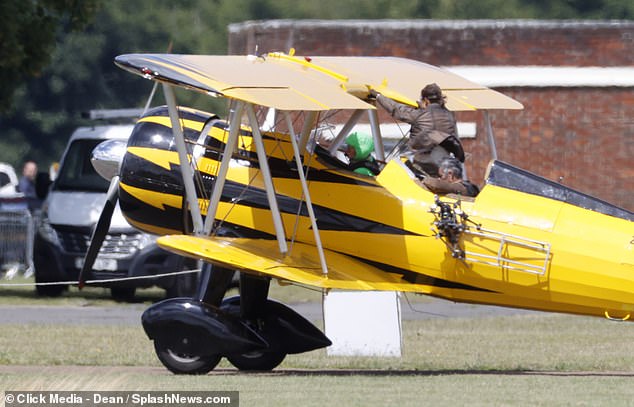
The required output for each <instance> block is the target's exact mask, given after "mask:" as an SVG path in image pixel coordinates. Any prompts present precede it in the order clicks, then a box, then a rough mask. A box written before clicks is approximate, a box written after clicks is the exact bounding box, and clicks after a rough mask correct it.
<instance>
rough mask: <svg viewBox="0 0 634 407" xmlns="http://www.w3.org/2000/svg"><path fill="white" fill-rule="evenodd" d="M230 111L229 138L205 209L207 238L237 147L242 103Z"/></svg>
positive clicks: (237, 103)
mask: <svg viewBox="0 0 634 407" xmlns="http://www.w3.org/2000/svg"><path fill="white" fill-rule="evenodd" d="M232 107H233V109H232V111H231V115H230V121H229V137H228V138H227V141H226V142H225V150H224V152H223V153H222V161H220V168H219V169H218V174H217V175H216V182H215V183H214V190H213V192H212V194H211V198H210V199H209V208H208V209H207V218H206V219H205V228H204V234H205V235H206V236H208V235H209V234H210V233H211V229H212V228H213V226H214V219H215V218H216V212H217V210H218V204H219V203H220V197H221V196H222V190H223V189H224V187H225V180H226V179H227V171H229V164H230V162H231V156H232V154H233V151H234V150H235V148H236V146H237V145H238V134H239V133H240V117H242V111H243V110H244V102H241V101H239V100H238V101H236V103H235V104H232Z"/></svg>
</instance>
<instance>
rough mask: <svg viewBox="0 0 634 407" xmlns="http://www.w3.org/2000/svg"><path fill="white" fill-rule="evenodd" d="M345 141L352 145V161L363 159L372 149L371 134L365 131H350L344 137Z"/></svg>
mask: <svg viewBox="0 0 634 407" xmlns="http://www.w3.org/2000/svg"><path fill="white" fill-rule="evenodd" d="M346 143H347V144H348V145H350V146H352V147H354V151H355V156H354V158H353V160H354V161H361V160H365V159H367V158H368V157H369V156H370V154H371V153H372V151H374V141H373V140H372V136H370V135H369V134H366V133H352V134H350V135H349V136H348V137H347V138H346Z"/></svg>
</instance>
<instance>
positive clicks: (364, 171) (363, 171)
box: [354, 167, 374, 177]
mask: <svg viewBox="0 0 634 407" xmlns="http://www.w3.org/2000/svg"><path fill="white" fill-rule="evenodd" d="M354 172H356V173H357V174H363V175H370V176H372V177H373V176H374V173H373V172H372V171H370V170H369V169H367V168H365V167H359V168H357V169H356V170H354Z"/></svg>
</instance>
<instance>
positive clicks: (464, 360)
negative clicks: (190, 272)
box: [0, 288, 634, 406]
mask: <svg viewBox="0 0 634 407" xmlns="http://www.w3.org/2000/svg"><path fill="white" fill-rule="evenodd" d="M276 290H277V288H276ZM1 293H2V294H3V296H4V297H7V298H8V297H11V296H12V295H13V296H18V297H20V298H22V301H24V303H29V301H30V303H31V304H33V301H38V300H34V299H31V300H27V299H26V297H28V296H27V295H26V294H15V293H11V292H6V290H5V291H4V292H1ZM317 294H318V293H317ZM161 295H162V294H161V293H158V292H157V293H153V294H151V295H150V294H147V295H146V296H145V297H144V298H145V299H143V301H146V302H148V303H150V302H152V301H154V300H156V299H159V298H160V297H161ZM310 295H313V294H310ZM316 298H319V296H318V295H317V297H316ZM292 299H293V300H297V298H295V297H292ZM69 300H71V303H72V301H78V302H81V301H88V302H89V304H88V305H86V303H83V305H81V304H80V306H90V305H91V304H93V303H94V304H98V305H100V306H101V305H104V304H109V305H111V306H125V305H121V304H117V303H114V302H111V301H110V300H108V298H107V293H105V294H104V293H101V294H99V295H97V294H95V297H94V298H89V299H86V298H83V299H82V298H81V296H79V295H77V296H75V294H73V293H72V292H71V293H69V297H67V298H65V299H54V300H45V302H44V303H46V304H48V305H50V306H51V307H55V306H57V305H67V302H68V301H69ZM311 300H314V298H312V297H311ZM4 301H6V298H3V300H2V302H0V312H2V307H1V305H2V304H5V305H6V304H8V303H6V302H4ZM38 303H39V304H41V303H40V302H38ZM0 328H1V329H0V390H59V391H70V390H135V391H150V390H161V391H176V390H179V391H180V390H205V391H225V390H226V391H229V390H237V391H239V392H240V405H241V406H325V405H328V406H330V405H332V406H339V405H345V406H357V405H358V406H368V405H372V406H509V405H510V406H529V405H530V406H571V405H575V406H577V405H581V406H601V405H605V406H629V405H632V403H634V401H633V400H634V355H633V354H632V352H631V351H630V347H629V345H630V343H631V340H632V334H633V332H634V331H632V329H634V326H632V325H631V324H629V323H614V322H609V321H605V320H601V319H593V318H587V317H576V316H565V315H555V314H528V315H513V316H505V317H486V318H470V319H466V318H433V319H427V320H418V321H409V320H408V321H404V323H403V335H404V340H403V342H404V347H403V349H404V354H403V356H402V357H401V358H367V357H366V358H351V357H329V356H327V355H326V352H325V351H324V350H319V351H314V352H310V353H306V354H301V355H291V356H288V357H287V359H286V360H285V361H284V363H283V364H282V365H281V366H280V367H279V368H278V369H276V370H275V371H273V372H271V373H266V374H261V373H260V374H254V373H241V372H238V371H236V370H235V369H233V368H232V367H231V366H230V365H229V364H228V363H227V362H225V361H223V362H222V363H221V365H220V366H219V368H218V369H217V370H216V371H214V372H213V373H212V374H209V375H206V376H176V375H172V374H171V373H169V372H168V371H167V370H166V369H164V368H163V367H162V366H161V365H160V363H159V362H158V360H157V359H156V357H155V355H154V352H153V348H152V344H151V342H150V341H149V340H148V339H147V338H146V337H145V335H144V333H143V330H142V328H141V326H107V325H85V326H72V325H46V324H22V325H18V324H13V325H2V326H0Z"/></svg>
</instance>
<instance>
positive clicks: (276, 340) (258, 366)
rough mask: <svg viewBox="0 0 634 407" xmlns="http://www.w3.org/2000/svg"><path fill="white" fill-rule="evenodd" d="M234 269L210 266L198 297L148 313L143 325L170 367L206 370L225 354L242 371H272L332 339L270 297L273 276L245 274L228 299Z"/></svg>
mask: <svg viewBox="0 0 634 407" xmlns="http://www.w3.org/2000/svg"><path fill="white" fill-rule="evenodd" d="M233 273H234V271H233V270H227V269H222V268H219V267H213V268H212V267H211V265H205V266H204V267H203V273H202V276H201V277H202V278H201V287H200V289H199V292H198V294H197V296H196V297H195V298H170V299H167V300H164V301H161V302H159V303H157V304H154V305H152V306H151V307H150V308H148V309H147V310H146V311H145V312H144V313H143V317H142V322H143V328H144V329H145V332H146V334H147V335H148V337H149V338H150V339H152V340H153V341H154V348H155V350H156V354H157V356H158V358H159V360H160V361H161V362H162V363H163V365H164V366H165V367H166V368H167V369H168V370H170V371H171V372H173V373H176V374H205V373H207V372H209V371H211V370H212V369H214V368H215V367H216V366H217V365H218V363H219V361H220V359H221V358H222V357H226V358H227V359H228V360H229V362H231V364H233V365H234V366H235V367H236V368H238V369H240V370H262V371H265V370H272V369H274V368H275V367H277V366H278V365H279V364H280V363H282V361H283V360H284V358H285V357H286V355H287V354H292V353H301V352H307V351H310V350H314V349H318V348H322V347H325V346H329V345H330V344H331V342H330V340H328V338H326V336H325V335H324V334H323V333H322V332H321V331H320V330H319V329H317V328H316V327H315V326H314V325H312V324H311V323H310V322H308V321H307V320H306V319H304V318H303V317H302V316H301V315H299V314H298V313H296V312H295V311H293V310H292V309H290V308H288V307H287V306H285V305H283V304H281V303H278V302H276V301H273V300H270V299H268V298H267V297H268V292H269V283H270V279H269V278H263V277H256V276H251V275H248V274H245V273H242V274H241V275H240V296H235V297H231V298H225V299H223V296H224V295H225V293H226V292H227V290H228V288H229V286H230V285H231V280H232V276H233Z"/></svg>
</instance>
